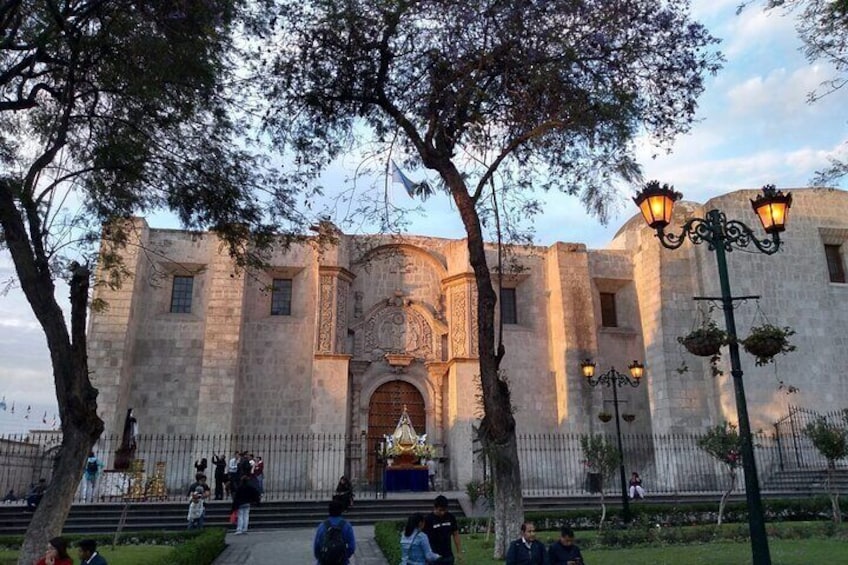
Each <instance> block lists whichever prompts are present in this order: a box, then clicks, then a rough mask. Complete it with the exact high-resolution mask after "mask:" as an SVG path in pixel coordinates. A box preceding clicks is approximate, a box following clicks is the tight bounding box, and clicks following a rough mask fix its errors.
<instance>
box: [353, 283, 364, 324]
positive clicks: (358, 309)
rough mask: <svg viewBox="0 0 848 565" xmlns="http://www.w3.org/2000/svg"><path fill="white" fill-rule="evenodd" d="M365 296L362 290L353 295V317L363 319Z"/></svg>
mask: <svg viewBox="0 0 848 565" xmlns="http://www.w3.org/2000/svg"><path fill="white" fill-rule="evenodd" d="M364 296H365V293H364V292H362V291H361V290H357V291H356V292H354V293H353V317H354V318H357V319H359V318H361V317H362V298H363V297H364Z"/></svg>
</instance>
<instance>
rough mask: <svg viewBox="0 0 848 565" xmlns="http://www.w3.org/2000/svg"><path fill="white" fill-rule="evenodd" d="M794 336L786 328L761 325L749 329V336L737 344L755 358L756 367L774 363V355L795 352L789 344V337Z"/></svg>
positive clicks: (793, 347) (792, 332)
mask: <svg viewBox="0 0 848 565" xmlns="http://www.w3.org/2000/svg"><path fill="white" fill-rule="evenodd" d="M794 334H795V331H794V330H793V329H791V328H790V327H788V326H785V327H782V328H779V327H777V326H773V325H771V324H763V325H761V326H755V327H753V328H751V333H750V335H748V337H746V338H745V339H743V340H741V341H740V342H739V343H741V344H742V347H744V348H745V351H747V352H748V353H750V354H751V355H753V356H754V357H756V358H757V361H756V364H757V365H765V364H767V363H771V362H772V361H774V357H775V356H776V355H778V354H780V353H789V352H790V351H794V350H795V346H794V345H792V344H790V343H789V336H792V335H794Z"/></svg>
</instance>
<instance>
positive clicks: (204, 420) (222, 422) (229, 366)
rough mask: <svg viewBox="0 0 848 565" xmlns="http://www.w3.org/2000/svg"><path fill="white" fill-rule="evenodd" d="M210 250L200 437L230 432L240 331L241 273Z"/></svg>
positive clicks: (200, 391) (223, 257)
mask: <svg viewBox="0 0 848 565" xmlns="http://www.w3.org/2000/svg"><path fill="white" fill-rule="evenodd" d="M210 249H212V250H213V251H212V256H211V257H210V258H209V263H208V265H207V270H206V275H207V277H208V278H207V280H208V281H209V284H208V291H207V295H206V308H205V316H204V322H205V325H204V333H203V359H202V361H201V369H200V386H199V387H198V395H197V425H196V427H195V429H196V432H197V433H199V434H204V433H220V432H222V431H232V428H233V407H234V406H235V395H236V383H237V382H238V374H239V356H240V351H239V350H240V345H241V336H242V329H243V305H244V290H245V277H244V273H243V272H236V270H235V266H234V265H233V263H232V261H231V260H230V258H229V256H227V255H225V254H221V253H218V252H217V250H218V249H219V246H218V245H212V246H210Z"/></svg>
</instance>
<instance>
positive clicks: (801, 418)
mask: <svg viewBox="0 0 848 565" xmlns="http://www.w3.org/2000/svg"><path fill="white" fill-rule="evenodd" d="M847 417H848V412H846V411H845V410H834V411H832V412H826V413H819V412H816V411H814V410H809V409H807V408H799V407H797V406H791V405H790V406H789V413H788V414H787V415H786V416H784V417H783V418H781V419H780V420H778V421H777V422H775V424H774V436H775V438H777V442H778V457H779V465H780V468H781V470H804V469H824V468H825V466H826V465H827V460H826V459H825V458H824V457H823V456H822V455H821V453H819V452H818V450H817V449H816V448H815V447H814V446H813V442H812V441H810V438H808V437H807V436H806V434H804V429H805V428H806V427H807V426H808V425H810V424H812V423H814V422H815V421H816V420H818V419H819V418H824V419H825V420H827V421H828V422H830V423H832V424H835V425H842V426H844V425H848V420H846V418H847ZM846 464H848V463H846V462H845V461H840V462H837V466H845V465H846Z"/></svg>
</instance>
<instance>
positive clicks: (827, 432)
mask: <svg viewBox="0 0 848 565" xmlns="http://www.w3.org/2000/svg"><path fill="white" fill-rule="evenodd" d="M804 434H805V435H806V436H807V437H809V438H810V441H812V442H813V445H814V446H815V448H816V449H817V450H818V451H819V453H821V454H822V455H823V456H824V457H825V458H826V459H827V462H828V465H829V466H830V467H833V466H834V465H835V464H836V462H837V461H838V460H840V459H844V458H845V457H848V429H846V427H845V425H841V424H835V423H832V422H830V421H829V420H827V419H826V418H824V417H820V418H818V419H816V421H815V422H811V423H809V424H807V425H806V427H805V428H804Z"/></svg>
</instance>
